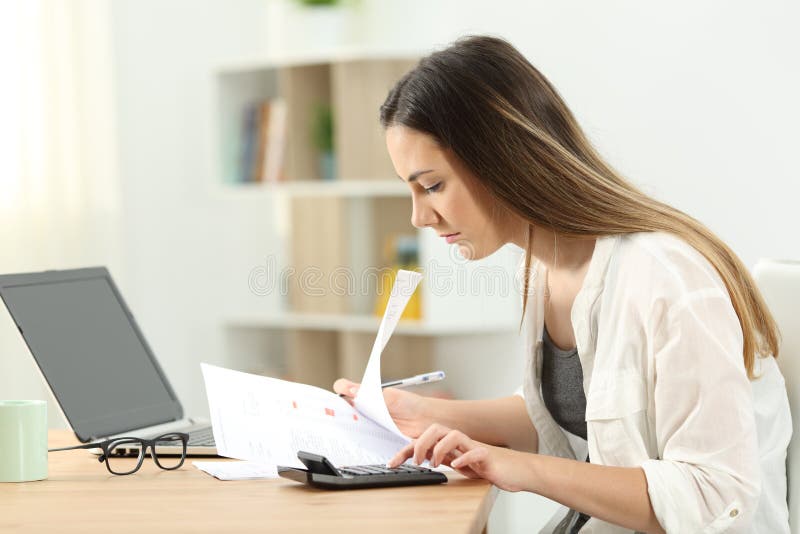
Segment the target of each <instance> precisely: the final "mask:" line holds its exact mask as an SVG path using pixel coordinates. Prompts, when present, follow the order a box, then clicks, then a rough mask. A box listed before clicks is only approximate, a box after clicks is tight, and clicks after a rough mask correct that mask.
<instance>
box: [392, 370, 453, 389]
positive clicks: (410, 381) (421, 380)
mask: <svg viewBox="0 0 800 534" xmlns="http://www.w3.org/2000/svg"><path fill="white" fill-rule="evenodd" d="M439 380H444V371H433V372H432V373H423V374H421V375H416V376H412V377H410V378H404V379H402V380H392V381H391V382H384V383H383V384H381V387H382V388H389V387H393V388H405V387H408V386H418V385H419V384H428V383H429V382H438V381H439Z"/></svg>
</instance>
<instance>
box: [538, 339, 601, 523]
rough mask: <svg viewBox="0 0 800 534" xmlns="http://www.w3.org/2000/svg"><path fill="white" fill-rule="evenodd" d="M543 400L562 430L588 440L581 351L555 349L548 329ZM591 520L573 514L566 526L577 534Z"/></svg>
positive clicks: (581, 515) (584, 516)
mask: <svg viewBox="0 0 800 534" xmlns="http://www.w3.org/2000/svg"><path fill="white" fill-rule="evenodd" d="M542 398H543V400H544V405H545V406H546V407H547V410H548V411H549V412H550V414H551V415H552V416H553V419H555V420H556V423H558V424H559V425H560V426H561V428H563V429H564V430H566V431H567V432H570V433H572V434H575V435H576V436H580V437H582V438H583V439H586V394H585V393H584V392H583V367H581V359H580V357H579V356H578V349H577V347H576V348H574V349H570V350H562V349H560V348H558V347H556V345H555V343H553V340H552V339H550V334H548V333H547V327H545V328H544V332H543V335H542ZM586 460H587V461H588V460H589V459H588V458H587V459H586ZM588 520H589V516H588V515H586V514H577V517H576V516H575V515H572V520H571V521H570V523H571V524H569V525H564V526H565V527H567V528H568V531H569V533H570V534H575V533H576V532H578V531H579V530H580V529H581V528H582V527H583V525H585V524H586V522H587V521H588Z"/></svg>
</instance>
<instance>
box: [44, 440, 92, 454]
mask: <svg viewBox="0 0 800 534" xmlns="http://www.w3.org/2000/svg"><path fill="white" fill-rule="evenodd" d="M103 443H105V442H101V441H98V442H96V443H84V444H83V445H74V446H72V447H59V448H57V449H47V452H57V451H74V450H77V449H96V448H97V447H101V446H102V445H103Z"/></svg>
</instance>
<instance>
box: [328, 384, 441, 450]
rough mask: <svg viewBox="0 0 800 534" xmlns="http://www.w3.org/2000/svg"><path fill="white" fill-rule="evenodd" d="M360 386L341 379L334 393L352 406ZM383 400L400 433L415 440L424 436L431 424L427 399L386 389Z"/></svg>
mask: <svg viewBox="0 0 800 534" xmlns="http://www.w3.org/2000/svg"><path fill="white" fill-rule="evenodd" d="M359 386H360V384H357V383H355V382H351V381H349V380H347V379H346V378H340V379H339V380H337V381H336V382H334V384H333V391H335V392H336V393H338V394H340V395H342V396H343V397H344V399H345V400H346V401H347V402H349V403H350V404H353V399H354V398H355V396H356V394H357V393H358V388H359ZM383 398H384V399H385V400H386V407H387V408H388V409H389V415H391V416H392V419H393V420H394V423H395V424H396V425H397V428H399V429H400V432H402V433H403V434H405V435H406V436H410V437H412V438H415V437H417V436H419V435H420V434H422V431H423V430H425V429H426V428H427V427H428V425H429V424H430V421H429V420H428V419H427V417H426V416H425V415H424V414H425V403H426V402H427V398H426V397H423V396H422V395H417V394H416V393H411V392H410V391H405V390H402V389H399V388H384V389H383Z"/></svg>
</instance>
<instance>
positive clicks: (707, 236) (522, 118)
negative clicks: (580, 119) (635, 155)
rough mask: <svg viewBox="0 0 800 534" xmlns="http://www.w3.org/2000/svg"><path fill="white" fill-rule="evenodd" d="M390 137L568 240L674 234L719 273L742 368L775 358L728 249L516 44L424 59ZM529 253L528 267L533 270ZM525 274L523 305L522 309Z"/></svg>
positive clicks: (479, 45)
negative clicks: (629, 176)
mask: <svg viewBox="0 0 800 534" xmlns="http://www.w3.org/2000/svg"><path fill="white" fill-rule="evenodd" d="M380 120H381V124H382V125H383V127H384V128H388V127H389V126H393V125H402V126H406V127H409V128H412V129H414V130H417V131H420V132H423V133H426V134H428V135H430V136H431V137H433V138H434V139H435V140H436V141H437V142H438V143H440V144H441V145H442V146H443V147H444V148H448V149H450V150H452V152H453V153H454V154H455V155H456V156H457V157H459V158H460V159H461V160H462V161H463V162H464V164H465V165H467V167H468V168H469V169H470V170H471V171H472V172H473V173H474V174H475V176H478V177H479V179H480V180H481V183H482V185H483V186H484V187H486V188H487V189H488V191H489V192H490V193H491V194H492V195H493V196H494V197H495V198H496V199H497V200H498V201H499V202H500V203H501V204H502V205H503V206H505V207H506V208H507V209H509V210H510V211H512V212H514V213H516V214H517V215H519V216H520V217H522V218H523V219H524V220H526V221H528V222H529V225H530V226H529V239H530V232H531V229H532V228H533V226H541V227H545V228H549V229H551V230H552V231H554V232H555V233H556V235H562V236H565V237H578V236H582V237H595V238H596V237H602V236H608V235H617V234H627V233H632V232H657V231H663V232H669V233H671V234H673V235H676V236H678V237H680V238H681V239H683V240H684V241H685V242H687V243H688V244H689V245H691V246H692V247H694V248H695V249H697V250H698V251H699V252H700V253H701V254H703V256H705V257H706V259H707V260H708V261H709V262H710V263H711V264H712V265H713V266H714V268H715V269H716V270H717V272H718V273H719V275H720V277H721V278H722V280H723V282H724V283H725V286H726V288H727V290H728V293H729V295H730V298H731V302H732V303H733V307H734V309H735V310H736V314H737V316H738V317H739V323H740V325H741V328H742V333H743V337H744V354H743V357H744V366H745V369H746V370H747V374H748V376H749V377H750V378H753V366H754V362H755V358H756V355H757V354H760V355H767V354H772V355H773V356H776V357H777V355H778V344H779V334H778V328H777V326H776V324H775V321H774V319H773V318H772V315H771V314H770V312H769V310H768V308H767V306H766V304H765V303H764V300H763V298H762V296H761V294H760V292H759V291H758V288H757V287H756V285H755V283H754V281H753V278H752V277H751V276H750V274H749V272H748V271H747V269H746V268H745V266H744V265H743V264H742V262H741V260H740V259H739V258H738V257H737V256H736V254H734V253H733V251H732V250H731V249H730V248H729V247H728V246H727V245H726V244H725V243H724V242H723V241H722V240H721V239H719V238H718V237H717V236H715V235H714V234H713V233H712V232H711V231H710V230H709V229H708V228H706V227H705V226H704V225H702V224H701V223H700V222H698V221H697V220H695V219H694V218H692V217H690V216H689V215H687V214H685V213H683V212H681V211H679V210H677V209H675V208H672V207H671V206H668V205H666V204H664V203H662V202H659V201H657V200H655V199H653V198H650V197H649V196H647V195H646V194H644V193H643V192H641V191H640V190H639V189H637V188H636V187H634V186H633V185H632V184H630V183H629V182H628V181H626V180H625V179H624V178H623V177H622V176H621V175H620V174H619V173H618V172H617V171H615V170H614V169H613V168H612V167H611V166H610V165H609V164H608V163H606V162H605V161H604V160H603V159H602V158H601V157H600V155H599V154H598V153H597V151H596V150H595V149H594V148H593V147H592V145H591V143H590V142H589V140H588V139H587V138H586V136H585V134H584V133H583V131H582V130H581V128H580V126H579V125H578V123H577V121H576V120H575V118H574V117H573V115H572V113H571V112H570V110H569V109H568V108H567V106H566V104H565V103H564V101H563V100H562V99H561V97H560V96H559V94H558V93H557V92H556V90H555V89H554V88H553V86H552V85H551V84H550V82H549V81H548V80H547V79H546V78H545V77H544V76H543V75H542V74H541V73H540V72H539V71H538V70H536V68H535V67H533V65H531V64H530V63H529V62H528V60H527V59H525V57H524V56H523V55H522V54H521V53H520V52H519V51H518V50H517V49H516V48H514V47H513V46H512V45H511V44H510V43H508V42H507V41H504V40H503V39H499V38H496V37H489V36H474V37H465V38H462V39H459V40H458V41H456V42H455V43H454V44H452V45H451V46H449V47H448V48H446V49H444V50H441V51H438V52H434V53H433V54H431V55H429V56H427V57H425V58H423V59H422V60H421V61H420V62H419V63H418V64H417V66H416V67H415V68H413V69H412V70H411V71H409V72H408V73H407V74H406V75H405V76H403V78H401V79H400V80H399V81H398V82H397V84H396V85H395V86H394V88H393V89H392V90H391V91H390V92H389V95H388V96H387V97H386V101H385V102H384V103H383V105H382V106H381V109H380ZM530 263H531V252H530V246H528V250H527V258H526V265H525V266H526V269H525V272H526V273H529V272H530ZM528 283H529V282H528V280H527V275H526V280H525V291H524V297H523V298H524V305H525V304H527V294H528V290H527V289H528Z"/></svg>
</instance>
